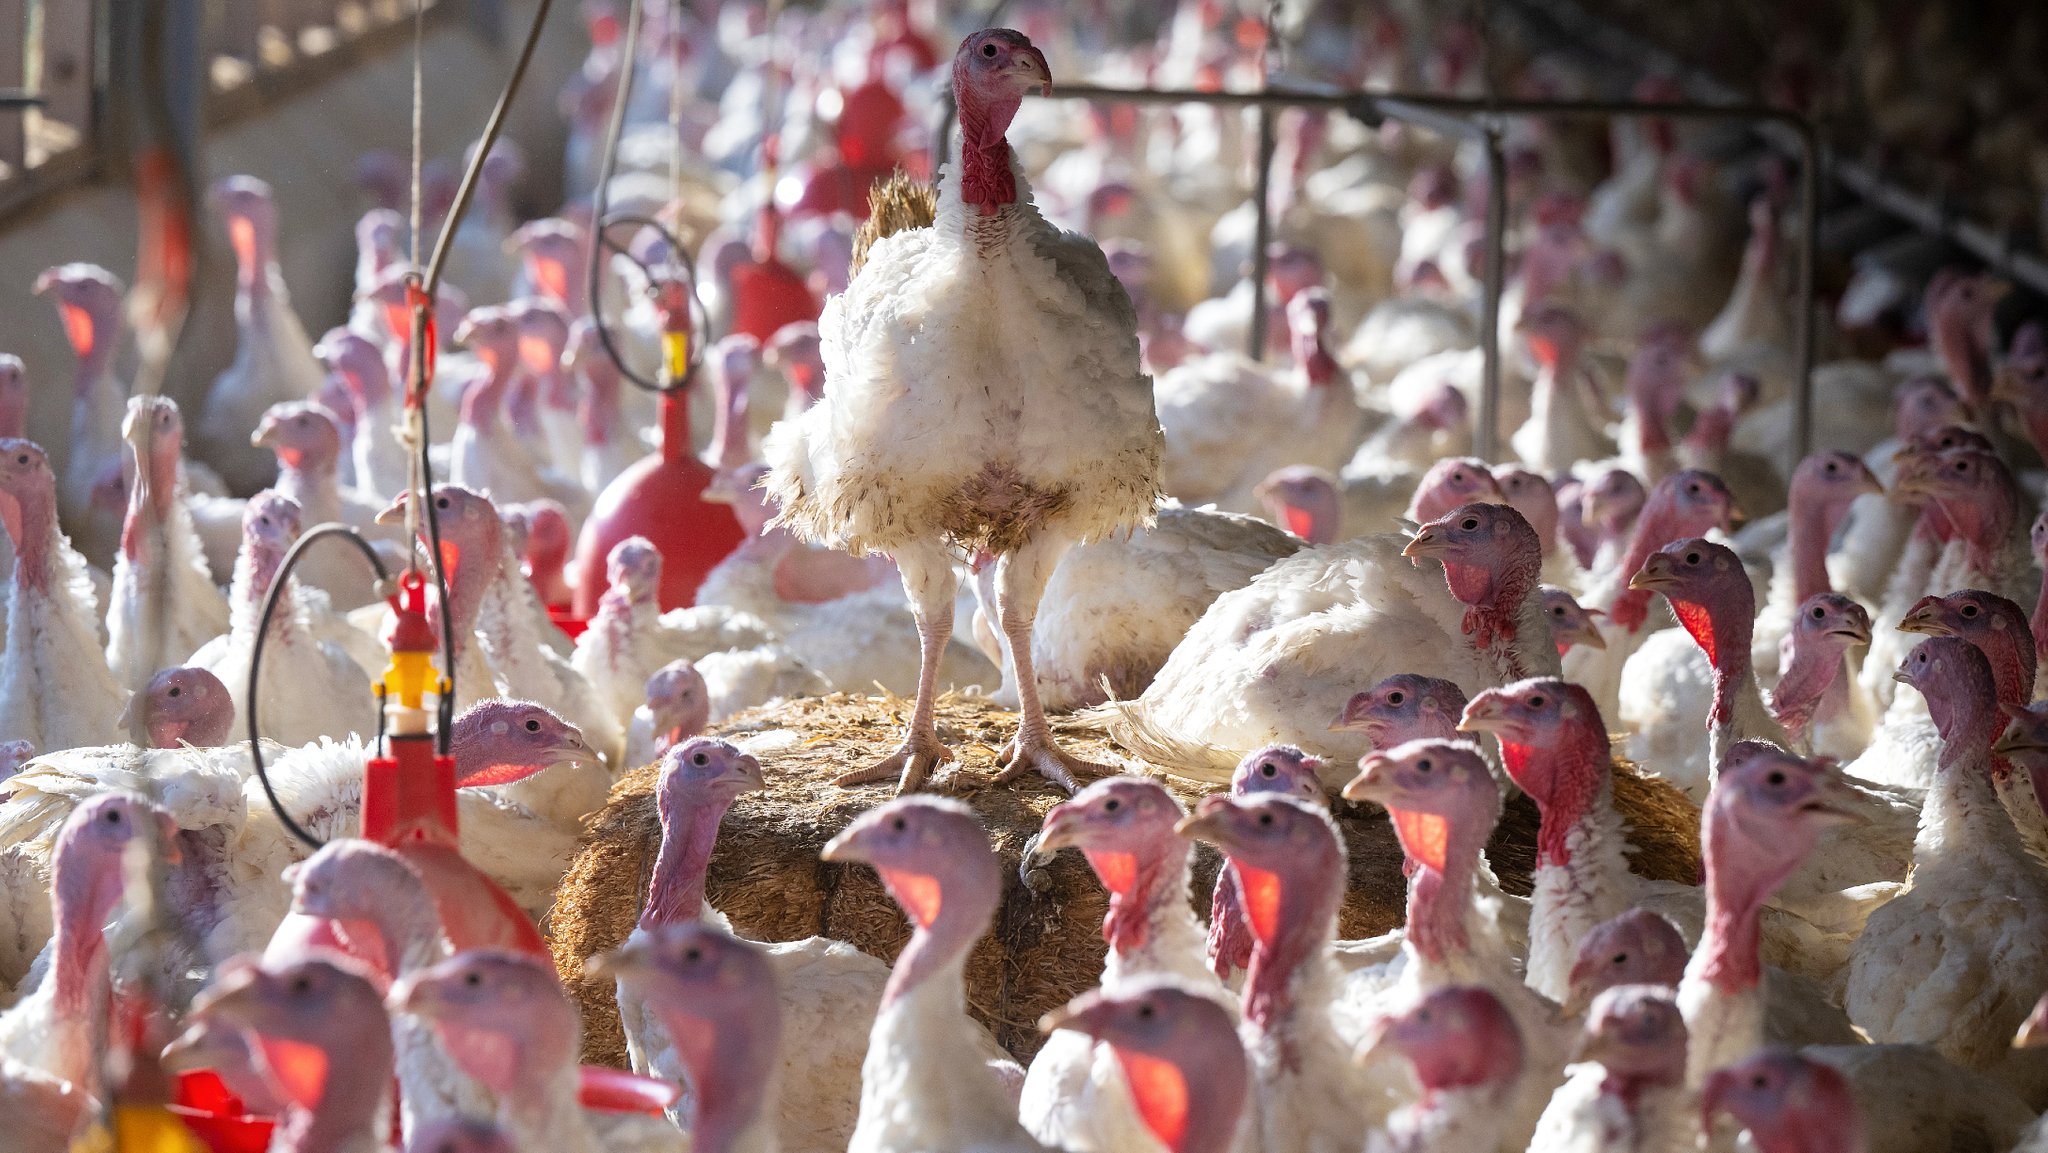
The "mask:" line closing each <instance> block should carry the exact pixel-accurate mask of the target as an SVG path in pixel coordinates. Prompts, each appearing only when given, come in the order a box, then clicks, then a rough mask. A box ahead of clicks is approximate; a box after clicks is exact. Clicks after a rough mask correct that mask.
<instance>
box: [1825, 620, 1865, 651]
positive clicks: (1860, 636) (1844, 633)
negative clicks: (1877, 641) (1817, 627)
mask: <svg viewBox="0 0 2048 1153" xmlns="http://www.w3.org/2000/svg"><path fill="white" fill-rule="evenodd" d="M1827 635H1829V636H1831V637H1839V638H1840V639H1841V640H1842V641H1843V642H1845V643H1847V644H1851V645H1867V644H1869V643H1870V626H1869V625H1866V624H1859V623H1857V622H1855V621H1845V622H1843V623H1842V624H1838V625H1836V626H1835V627H1834V628H1831V629H1829V630H1828V633H1827Z"/></svg>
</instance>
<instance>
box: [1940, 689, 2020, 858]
mask: <svg viewBox="0 0 2048 1153" xmlns="http://www.w3.org/2000/svg"><path fill="white" fill-rule="evenodd" d="M1927 711H1928V714H1929V715H1930V716H1932V717H1933V719H1934V726H1935V728H1936V729H1937V730H1938V731H1939V732H1940V733H1941V741H1942V745H1941V759H1940V761H1939V762H1938V763H1937V765H1936V767H1935V779H1934V786H1933V787H1932V788H1930V789H1928V790H1927V800H1926V803H1925V804H1924V805H1923V806H1922V808H1921V810H1920V829H1919V832H1918V834H1917V835H1916V836H1915V837H1914V840H1913V858H1914V865H1915V867H1916V868H1917V867H1918V866H1919V865H1921V864H1923V863H1929V862H1933V861H1934V860H1935V859H1936V858H1938V857H1939V856H1940V855H1941V854H1942V852H1943V850H1944V849H1945V848H1955V847H1989V846H1997V847H1999V848H2002V849H2007V850H2009V851H2010V852H2012V853H2021V852H2023V851H2024V850H2023V848H2022V847H2021V844H2020V840H2019V833H2018V832H2017V831H2016V830H2015V829H2014V827H2013V824H2012V820H2011V818H2010V817H2008V816H2006V813H2005V807H2004V806H2003V805H2002V804H2000V803H1999V800H1998V794H1997V793H1996V792H1995V791H1994V790H1993V789H1992V786H1991V742H1992V739H1993V734H1995V733H1996V732H1997V731H1998V730H1999V728H2000V727H2001V726H2002V725H2003V723H2004V721H2003V718H2002V717H2000V715H1999V714H1998V712H1997V711H1996V710H1995V709H1993V708H1992V707H1991V706H1990V703H1989V702H1988V701H1969V702H1953V701H1949V700H1947V699H1945V698H1944V697H1943V696H1942V695H1939V694H1938V695H1936V696H1930V697H1928V698H1927Z"/></svg>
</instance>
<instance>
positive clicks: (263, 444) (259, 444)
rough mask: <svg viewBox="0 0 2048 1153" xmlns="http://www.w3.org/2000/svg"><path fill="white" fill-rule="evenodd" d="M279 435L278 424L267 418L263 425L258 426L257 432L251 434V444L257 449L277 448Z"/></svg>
mask: <svg viewBox="0 0 2048 1153" xmlns="http://www.w3.org/2000/svg"><path fill="white" fill-rule="evenodd" d="M277 433H278V423H277V422H276V421H274V420H271V419H269V418H268V417H265V418H264V420H263V423H261V424H259V425H257V426H256V431H255V432H253V433H250V434H249V443H250V445H252V446H254V447H256V448H275V447H276V446H277Z"/></svg>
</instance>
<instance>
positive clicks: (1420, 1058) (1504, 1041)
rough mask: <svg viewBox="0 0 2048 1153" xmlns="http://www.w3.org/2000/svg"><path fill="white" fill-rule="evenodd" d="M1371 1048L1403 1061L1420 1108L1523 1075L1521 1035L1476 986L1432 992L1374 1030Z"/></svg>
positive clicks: (1500, 1007)
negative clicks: (1418, 1091)
mask: <svg viewBox="0 0 2048 1153" xmlns="http://www.w3.org/2000/svg"><path fill="white" fill-rule="evenodd" d="M1377 1032H1378V1036H1377V1037H1376V1038H1375V1039H1374V1042H1373V1044H1374V1047H1375V1048H1378V1047H1380V1046H1385V1047H1387V1048H1390V1049H1392V1050H1394V1051H1395V1052H1398V1053H1400V1054H1401V1055H1402V1056H1404V1057H1406V1058H1407V1059H1408V1063H1409V1065H1410V1066H1412V1067H1413V1068H1414V1070H1415V1079H1416V1081H1417V1082H1419V1083H1420V1084H1421V1086H1422V1092H1423V1103H1424V1105H1425V1106H1427V1104H1428V1103H1429V1102H1430V1101H1431V1100H1433V1099H1434V1096H1435V1095H1436V1094H1438V1093H1441V1092H1444V1091H1445V1090H1451V1089H1469V1088H1475V1087H1478V1086H1499V1087H1505V1086H1507V1085H1509V1084H1511V1083H1513V1082H1514V1080H1515V1079H1516V1078H1518V1077H1520V1076H1521V1074H1522V1031H1521V1029H1520V1028H1518V1027H1516V1025H1515V1019H1514V1017H1513V1016H1512V1015H1510V1014H1509V1013H1508V1011H1507V1008H1506V1006H1504V1005H1502V1004H1501V1003H1500V998H1499V997H1496V996H1494V995H1493V994H1492V993H1491V992H1489V991H1487V990H1486V989H1483V988H1481V987H1480V986H1477V985H1451V986H1447V987H1445V988H1440V989H1433V990H1431V991H1430V992H1429V993H1427V994H1425V995H1424V996H1423V998H1422V1000H1420V1001H1418V1002H1416V1003H1415V1005H1414V1007H1412V1008H1410V1009H1409V1010H1407V1011H1406V1012H1404V1013H1401V1014H1399V1015H1397V1016H1395V1017H1392V1018H1390V1019H1385V1020H1383V1021H1382V1023H1381V1025H1380V1026H1379V1028H1378V1030H1377Z"/></svg>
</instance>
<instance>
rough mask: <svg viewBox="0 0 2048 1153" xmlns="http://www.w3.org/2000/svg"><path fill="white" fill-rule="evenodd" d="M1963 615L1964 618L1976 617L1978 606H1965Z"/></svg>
mask: <svg viewBox="0 0 2048 1153" xmlns="http://www.w3.org/2000/svg"><path fill="white" fill-rule="evenodd" d="M1963 615H1964V616H1966V617H1973V616H1976V615H1977V606H1976V605H1964V606H1963Z"/></svg>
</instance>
